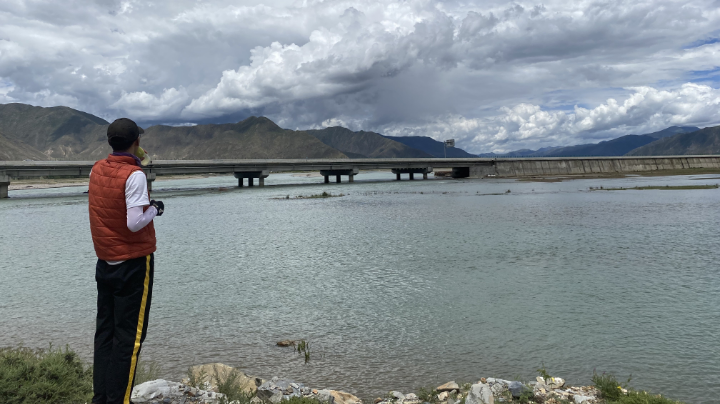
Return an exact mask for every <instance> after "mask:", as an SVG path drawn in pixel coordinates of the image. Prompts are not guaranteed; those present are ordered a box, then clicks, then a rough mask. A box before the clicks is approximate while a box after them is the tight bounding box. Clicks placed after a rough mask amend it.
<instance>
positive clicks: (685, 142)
mask: <svg viewBox="0 0 720 404" xmlns="http://www.w3.org/2000/svg"><path fill="white" fill-rule="evenodd" d="M108 125H109V122H107V121H106V120H104V119H102V118H99V117H97V116H94V115H91V114H88V113H85V112H82V111H78V110H75V109H72V108H68V107H49V108H44V107H35V106H31V105H26V104H17V103H13V104H0V160H98V159H101V158H103V157H105V156H106V155H107V154H108V153H109V152H110V151H111V150H110V146H109V145H108V144H107V137H106V132H107V127H108ZM141 145H142V146H143V148H145V150H147V151H148V152H149V153H150V155H151V157H152V158H153V159H155V160H183V159H192V160H204V159H251V158H258V159H262V158H279V159H290V158H328V159H344V158H351V159H352V158H430V157H444V156H445V153H447V157H454V158H469V157H476V156H475V155H472V154H470V153H467V152H466V151H464V150H462V149H460V148H453V147H451V148H447V149H446V148H445V147H444V144H443V142H439V141H437V140H434V139H432V138H430V137H425V136H408V137H399V136H398V137H396V136H383V135H381V134H379V133H375V132H367V131H356V132H355V131H351V130H350V129H347V128H343V127H339V126H336V127H330V128H324V129H311V130H289V129H283V128H281V127H279V126H278V125H276V124H275V123H274V122H272V121H271V120H270V119H268V118H265V117H254V116H253V117H249V118H247V119H245V120H243V121H240V122H237V123H226V124H207V125H196V126H166V125H155V126H150V127H148V128H146V129H145V133H144V134H143V135H142V138H141ZM625 154H629V155H671V154H677V155H681V154H720V127H709V128H705V129H702V130H700V129H699V128H696V127H691V126H683V127H679V126H673V127H670V128H667V129H664V130H662V131H659V132H654V133H649V134H645V135H626V136H621V137H619V138H616V139H612V140H608V141H605V142H600V143H597V144H583V145H576V146H568V147H549V148H543V149H539V150H527V149H524V150H517V151H514V152H511V153H507V154H503V156H518V157H549V156H558V157H565V156H621V155H625ZM479 156H480V157H496V156H497V155H496V154H494V153H487V154H481V155H479Z"/></svg>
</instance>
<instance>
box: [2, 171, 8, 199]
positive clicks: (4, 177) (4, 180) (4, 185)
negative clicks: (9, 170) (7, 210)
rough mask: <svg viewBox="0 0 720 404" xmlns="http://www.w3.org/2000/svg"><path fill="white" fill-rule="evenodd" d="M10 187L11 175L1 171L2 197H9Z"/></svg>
mask: <svg viewBox="0 0 720 404" xmlns="http://www.w3.org/2000/svg"><path fill="white" fill-rule="evenodd" d="M9 187H10V176H8V175H7V174H5V173H3V172H0V199H2V198H7V197H8V188H9Z"/></svg>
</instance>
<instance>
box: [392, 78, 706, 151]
mask: <svg viewBox="0 0 720 404" xmlns="http://www.w3.org/2000/svg"><path fill="white" fill-rule="evenodd" d="M628 90H631V91H632V93H631V94H629V95H628V97H627V98H626V99H624V100H622V101H617V100H615V99H613V98H611V99H608V100H607V101H606V102H604V103H603V104H600V105H598V106H596V107H594V108H592V109H588V108H582V107H578V106H575V108H574V109H573V110H572V112H565V111H545V110H543V109H542V108H541V107H540V106H538V105H532V104H518V105H516V106H514V107H512V108H507V107H504V108H502V109H501V110H500V112H501V113H500V114H498V115H494V116H489V117H485V118H474V119H468V118H465V117H462V116H458V115H447V116H444V117H441V118H439V119H436V120H434V121H431V122H427V123H425V124H422V125H418V126H415V127H402V126H394V125H389V126H387V127H385V128H384V131H385V133H387V134H391V135H395V136H413V135H425V136H431V137H433V138H434V139H436V140H445V139H449V138H456V139H457V140H458V141H459V142H460V143H461V144H463V145H464V146H466V147H467V149H469V150H472V151H475V152H478V153H479V152H490V151H493V152H508V151H511V150H516V149H520V148H541V147H547V146H567V145H572V144H578V143H582V142H597V141H602V140H607V139H611V138H614V137H617V136H622V135H625V134H628V133H629V132H634V133H635V134H643V133H650V132H653V131H657V130H661V129H664V128H666V127H668V126H675V125H703V124H708V123H715V124H720V116H718V111H719V110H720V89H714V88H712V87H709V86H704V85H697V84H692V83H687V84H684V85H683V86H682V87H681V88H679V89H677V90H674V91H663V90H658V89H655V88H652V87H638V88H630V89H628Z"/></svg>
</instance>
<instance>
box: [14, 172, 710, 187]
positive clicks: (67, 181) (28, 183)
mask: <svg viewBox="0 0 720 404" xmlns="http://www.w3.org/2000/svg"><path fill="white" fill-rule="evenodd" d="M363 172H364V173H365V172H368V173H370V172H383V171H382V170H370V171H363ZM388 172H389V171H388ZM433 174H434V177H435V178H447V179H452V176H451V174H452V170H450V169H444V168H437V169H435V171H434V173H433ZM703 174H718V175H720V169H718V168H689V169H682V170H660V171H648V172H635V173H627V174H623V173H607V174H578V175H548V176H532V177H510V179H516V180H517V181H522V182H563V181H569V180H580V179H617V178H628V177H663V176H681V175H703ZM223 175H224V174H203V175H197V174H188V175H163V176H160V177H158V180H187V179H200V178H213V177H218V176H223ZM291 176H292V177H294V178H322V175H320V173H317V172H295V173H292V174H291ZM489 178H499V177H489ZM710 179H716V178H710ZM717 179H720V177H718V178H717ZM87 185H88V179H87V178H33V179H21V180H13V181H12V182H11V183H10V186H9V187H8V189H9V190H10V191H13V190H28V189H50V188H67V187H77V186H87Z"/></svg>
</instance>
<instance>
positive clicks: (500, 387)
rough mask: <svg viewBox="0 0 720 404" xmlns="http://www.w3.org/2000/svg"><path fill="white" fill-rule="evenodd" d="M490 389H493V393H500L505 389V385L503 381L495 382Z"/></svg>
mask: <svg viewBox="0 0 720 404" xmlns="http://www.w3.org/2000/svg"><path fill="white" fill-rule="evenodd" d="M490 389H491V390H492V392H493V394H495V395H499V394H500V393H502V392H503V391H505V385H504V384H502V383H495V384H493V385H492V387H490Z"/></svg>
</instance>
